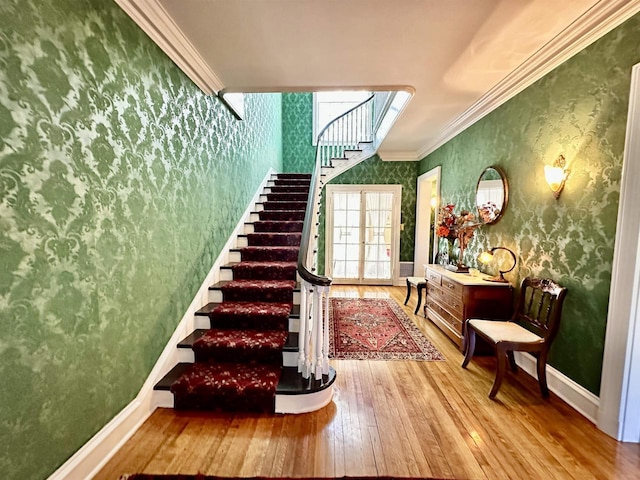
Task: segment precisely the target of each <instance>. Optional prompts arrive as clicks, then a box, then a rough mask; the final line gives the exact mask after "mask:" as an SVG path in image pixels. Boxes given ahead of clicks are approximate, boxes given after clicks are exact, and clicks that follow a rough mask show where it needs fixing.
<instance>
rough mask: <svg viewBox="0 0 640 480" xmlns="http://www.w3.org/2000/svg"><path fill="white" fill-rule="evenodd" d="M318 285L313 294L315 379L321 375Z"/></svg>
mask: <svg viewBox="0 0 640 480" xmlns="http://www.w3.org/2000/svg"><path fill="white" fill-rule="evenodd" d="M320 290H321V288H320V287H316V288H315V289H314V292H313V293H314V295H313V325H314V331H313V338H314V340H315V345H314V352H313V353H314V356H315V362H314V365H313V366H314V369H313V370H314V375H315V377H316V379H320V378H321V377H322V342H323V340H324V333H323V330H322V326H323V325H322V292H321V291H320Z"/></svg>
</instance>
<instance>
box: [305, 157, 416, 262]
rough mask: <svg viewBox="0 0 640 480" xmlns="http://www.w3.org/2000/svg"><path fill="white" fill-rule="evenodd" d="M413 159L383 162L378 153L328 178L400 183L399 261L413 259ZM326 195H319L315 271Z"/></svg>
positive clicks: (336, 181)
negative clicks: (319, 219)
mask: <svg viewBox="0 0 640 480" xmlns="http://www.w3.org/2000/svg"><path fill="white" fill-rule="evenodd" d="M418 166H419V164H418V163H417V162H384V161H382V159H380V157H379V156H378V155H374V156H373V157H371V158H369V159H367V160H365V161H363V162H362V163H359V164H358V165H356V166H355V167H353V168H351V169H349V170H347V171H346V172H344V173H343V174H341V175H339V176H337V177H336V178H334V179H333V180H331V181H330V182H329V183H330V184H337V185H346V184H354V185H402V205H401V206H400V216H401V222H402V223H404V230H403V231H401V232H400V261H401V262H413V249H414V248H413V247H414V241H413V238H414V235H415V228H416V195H417V192H416V189H417V180H416V179H417V177H418V175H417V171H418ZM325 200H326V197H325V195H324V194H323V197H322V212H323V214H322V217H321V225H320V241H319V249H318V252H319V253H318V264H319V266H320V268H319V271H320V273H321V274H324V261H325V260H324V248H325V243H324V241H325V230H324V208H325Z"/></svg>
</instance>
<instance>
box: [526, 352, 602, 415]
mask: <svg viewBox="0 0 640 480" xmlns="http://www.w3.org/2000/svg"><path fill="white" fill-rule="evenodd" d="M514 353H515V358H516V363H517V364H518V366H519V367H520V368H521V369H522V370H523V371H524V372H526V373H528V374H529V375H531V376H532V377H533V378H535V379H536V381H537V380H538V373H537V369H536V358H535V357H534V356H533V355H531V354H529V353H524V352H514ZM547 385H548V387H549V390H551V391H552V392H553V393H555V394H556V395H558V397H560V398H561V399H562V400H564V401H565V402H566V403H567V404H568V405H570V406H571V407H572V408H574V409H575V410H577V411H578V412H580V413H581V414H582V415H584V416H585V417H586V418H587V420H589V421H590V422H592V423H594V424H595V423H596V418H597V415H598V407H599V403H600V399H599V398H598V397H597V396H596V395H594V394H593V393H591V392H590V391H589V390H587V389H586V388H584V387H582V386H581V385H578V384H577V383H576V382H574V381H573V380H571V379H570V378H569V377H567V376H565V375H564V374H562V373H560V372H559V371H558V370H556V369H555V368H553V367H552V366H550V365H549V364H547Z"/></svg>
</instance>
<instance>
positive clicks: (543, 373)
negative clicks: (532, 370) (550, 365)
mask: <svg viewBox="0 0 640 480" xmlns="http://www.w3.org/2000/svg"><path fill="white" fill-rule="evenodd" d="M537 366H538V384H539V385H540V393H542V396H543V397H544V398H548V397H549V388H548V387H547V352H546V351H542V352H540V353H539V354H538V364H537Z"/></svg>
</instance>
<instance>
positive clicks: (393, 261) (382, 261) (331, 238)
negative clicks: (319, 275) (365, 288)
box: [325, 185, 402, 285]
mask: <svg viewBox="0 0 640 480" xmlns="http://www.w3.org/2000/svg"><path fill="white" fill-rule="evenodd" d="M401 195H402V187H401V186H400V185H327V220H326V227H327V228H326V243H325V245H326V260H325V271H326V273H327V275H328V276H329V277H331V278H332V280H333V282H334V283H350V284H371V285H392V284H393V280H394V277H395V276H396V272H397V271H398V266H399V263H398V261H399V260H398V259H399V254H398V249H399V245H400V198H401Z"/></svg>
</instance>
